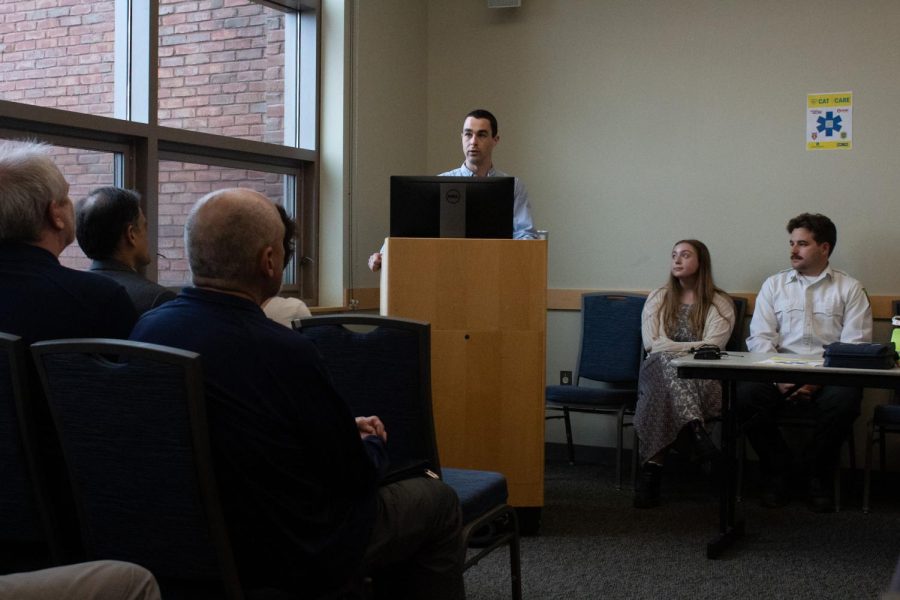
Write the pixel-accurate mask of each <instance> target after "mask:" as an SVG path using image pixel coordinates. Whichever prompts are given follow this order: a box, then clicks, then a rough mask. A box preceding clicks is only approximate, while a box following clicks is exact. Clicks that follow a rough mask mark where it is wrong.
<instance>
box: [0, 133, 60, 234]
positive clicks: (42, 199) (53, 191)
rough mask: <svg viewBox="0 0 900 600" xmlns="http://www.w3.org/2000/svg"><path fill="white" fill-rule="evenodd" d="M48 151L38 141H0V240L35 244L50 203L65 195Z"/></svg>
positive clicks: (46, 146) (50, 148)
mask: <svg viewBox="0 0 900 600" xmlns="http://www.w3.org/2000/svg"><path fill="white" fill-rule="evenodd" d="M51 150H52V147H51V146H50V145H48V144H43V143H39V142H32V141H24V142H23V141H11V140H3V141H0V241H2V242H34V241H37V240H38V239H39V238H40V236H41V230H42V229H43V227H44V221H45V220H46V218H47V208H48V207H49V206H50V203H51V202H62V201H63V200H65V198H66V196H67V195H68V192H69V188H68V185H67V184H66V180H65V178H64V177H63V175H62V173H60V171H59V169H58V168H57V166H56V163H54V162H53V158H52V157H51Z"/></svg>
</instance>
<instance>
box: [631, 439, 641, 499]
mask: <svg viewBox="0 0 900 600" xmlns="http://www.w3.org/2000/svg"><path fill="white" fill-rule="evenodd" d="M632 433H633V435H634V437H633V440H632V442H631V489H633V490H634V489H637V474H638V454H639V453H640V451H641V441H640V440H639V439H638V434H637V429H636V428H635V429H634V431H633V432H632Z"/></svg>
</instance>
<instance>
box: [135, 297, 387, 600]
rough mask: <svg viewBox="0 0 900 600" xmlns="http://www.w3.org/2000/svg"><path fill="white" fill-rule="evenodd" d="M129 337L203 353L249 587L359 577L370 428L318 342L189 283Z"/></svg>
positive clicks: (217, 449) (220, 461) (324, 585)
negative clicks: (360, 421)
mask: <svg viewBox="0 0 900 600" xmlns="http://www.w3.org/2000/svg"><path fill="white" fill-rule="evenodd" d="M131 339H133V340H138V341H141V342H150V343H155V344H163V345H168V346H174V347H177V348H182V349H185V350H191V351H193V352H197V353H199V354H200V356H201V362H202V368H203V377H204V382H205V387H206V400H207V414H208V419H209V429H210V441H211V444H212V449H213V460H214V464H215V471H216V476H217V479H218V484H219V489H220V496H221V499H222V504H223V509H224V513H225V520H226V523H227V526H228V529H229V535H230V537H231V541H232V546H233V548H234V554H235V560H236V562H237V564H238V570H239V572H240V575H241V577H242V580H243V582H244V583H245V584H246V585H250V586H256V585H266V586H271V587H276V586H277V587H280V588H282V589H290V590H294V591H297V592H300V593H303V594H306V593H308V594H310V595H312V592H315V591H320V590H324V589H328V588H329V587H332V586H334V585H335V584H339V583H342V582H343V581H344V580H346V579H347V578H349V577H351V576H353V575H354V573H355V572H356V570H357V569H358V567H359V564H360V561H361V559H362V556H363V552H364V550H365V548H366V545H367V543H368V540H369V536H370V534H371V528H372V524H373V522H374V518H375V492H376V480H377V469H376V465H375V462H373V460H372V458H371V457H370V455H369V452H368V451H367V450H368V449H369V448H374V449H375V450H376V451H377V453H379V454H380V455H381V456H383V455H384V448H383V445H382V444H381V442H380V440H377V439H376V438H374V437H369V438H367V439H366V443H363V442H362V441H361V440H360V437H359V433H358V430H357V427H356V423H355V421H354V419H353V417H352V416H351V414H350V409H349V407H348V406H347V404H346V403H345V402H344V401H343V400H342V399H341V398H340V397H339V396H338V394H337V392H336V391H335V390H334V387H333V386H332V385H331V380H330V377H329V375H328V373H327V372H326V370H325V367H324V365H323V362H322V359H321V356H320V355H319V353H318V351H317V350H316V349H315V347H314V346H313V345H312V343H311V342H310V341H309V340H307V339H306V338H305V337H304V336H302V335H301V334H299V333H297V332H295V331H293V330H291V329H288V328H287V327H284V326H283V325H279V324H278V323H276V322H274V321H271V320H269V319H268V318H266V316H265V314H264V313H263V311H262V309H261V308H260V307H259V306H257V305H256V304H254V303H253V302H251V301H249V300H245V299H242V298H238V297H236V296H232V295H229V294H223V293H220V292H215V291H211V290H204V289H198V288H185V289H184V290H182V292H181V293H180V294H179V295H178V297H177V298H176V299H175V300H171V301H169V302H167V303H165V304H163V305H161V306H160V307H158V308H155V309H153V310H151V311H150V312H147V313H145V314H144V315H143V316H142V317H141V318H140V320H139V321H138V324H137V325H136V326H135V328H134V331H133V332H132V335H131Z"/></svg>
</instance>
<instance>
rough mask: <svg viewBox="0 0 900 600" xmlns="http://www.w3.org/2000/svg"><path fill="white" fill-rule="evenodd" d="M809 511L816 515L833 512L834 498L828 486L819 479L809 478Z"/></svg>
mask: <svg viewBox="0 0 900 600" xmlns="http://www.w3.org/2000/svg"><path fill="white" fill-rule="evenodd" d="M808 490H809V510H811V511H813V512H817V513H830V512H834V497H833V496H832V491H831V489H830V487H829V486H827V485H825V484H824V483H822V479H821V478H819V477H810V478H809V488H808Z"/></svg>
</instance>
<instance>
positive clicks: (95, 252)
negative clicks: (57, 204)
mask: <svg viewBox="0 0 900 600" xmlns="http://www.w3.org/2000/svg"><path fill="white" fill-rule="evenodd" d="M140 216H141V197H140V195H139V194H138V193H137V192H134V191H132V190H125V189H122V188H117V187H101V188H97V189H95V190H94V191H92V192H91V193H90V194H88V195H87V197H86V198H82V199H81V200H79V201H78V203H77V204H76V205H75V237H76V238H78V245H79V246H81V249H82V250H84V253H85V254H87V255H88V257H89V258H92V259H94V260H104V259H107V258H109V257H111V256H112V255H113V254H115V251H116V246H118V245H119V241H120V240H121V239H122V235H123V234H124V233H125V231H126V230H127V228H128V226H129V225H137V224H138V221H139V220H140Z"/></svg>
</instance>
